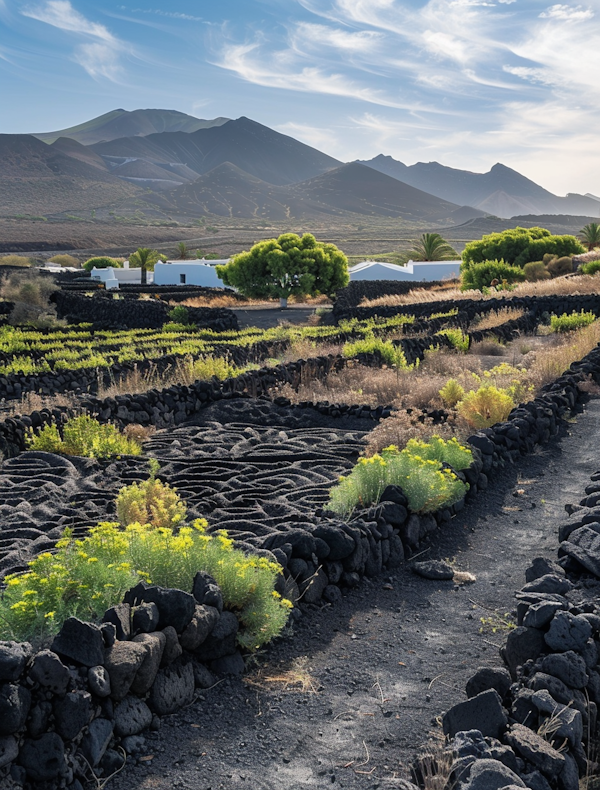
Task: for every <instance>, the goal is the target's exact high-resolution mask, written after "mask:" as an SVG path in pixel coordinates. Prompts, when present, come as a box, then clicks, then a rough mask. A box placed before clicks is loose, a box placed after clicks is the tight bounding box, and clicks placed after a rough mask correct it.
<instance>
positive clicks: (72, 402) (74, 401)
mask: <svg viewBox="0 0 600 790" xmlns="http://www.w3.org/2000/svg"><path fill="white" fill-rule="evenodd" d="M65 408H66V409H72V410H73V411H74V412H76V411H77V410H78V398H77V396H76V395H70V394H65V395H62V394H58V395H40V394H38V393H37V392H28V393H26V394H25V395H22V396H21V399H20V400H12V401H4V402H3V403H2V404H0V414H1V416H2V419H7V418H8V417H16V416H20V415H22V414H31V412H32V411H40V410H41V409H65Z"/></svg>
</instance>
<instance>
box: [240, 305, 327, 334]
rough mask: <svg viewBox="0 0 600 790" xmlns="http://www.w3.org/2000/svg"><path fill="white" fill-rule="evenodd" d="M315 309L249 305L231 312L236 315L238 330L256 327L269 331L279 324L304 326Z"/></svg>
mask: <svg viewBox="0 0 600 790" xmlns="http://www.w3.org/2000/svg"><path fill="white" fill-rule="evenodd" d="M315 309H316V307H310V306H307V305H303V304H299V305H295V304H291V305H289V306H288V307H286V308H281V307H279V305H273V304H265V305H251V306H249V307H239V308H238V307H235V308H233V312H234V313H235V314H236V315H237V318H238V321H239V324H240V329H246V328H247V327H249V326H256V327H258V328H259V329H271V328H272V327H275V326H279V324H282V323H286V324H306V323H307V321H308V318H309V316H311V315H313V314H314V312H315Z"/></svg>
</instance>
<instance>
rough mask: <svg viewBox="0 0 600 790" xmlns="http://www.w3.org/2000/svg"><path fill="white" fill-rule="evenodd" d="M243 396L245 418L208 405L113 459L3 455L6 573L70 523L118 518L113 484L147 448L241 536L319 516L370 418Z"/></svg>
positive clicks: (1, 564)
mask: <svg viewBox="0 0 600 790" xmlns="http://www.w3.org/2000/svg"><path fill="white" fill-rule="evenodd" d="M247 404H248V418H249V422H246V423H239V422H237V421H236V422H230V421H229V416H230V414H232V413H233V414H235V415H236V416H237V412H236V411H235V410H233V412H232V411H231V410H230V409H229V408H228V405H221V404H220V405H218V406H216V407H209V408H207V409H206V410H205V411H204V413H203V414H201V415H198V417H197V418H196V422H198V423H200V422H202V420H203V422H204V424H196V425H189V426H182V427H180V428H176V429H169V430H167V431H163V432H160V433H157V434H156V435H155V436H154V437H152V439H151V440H150V441H148V442H147V443H146V445H145V447H144V449H145V453H146V455H145V456H144V457H124V458H119V459H116V460H113V461H109V462H108V461H94V460H92V459H82V458H71V459H69V460H68V459H65V458H62V457H60V456H56V455H53V454H51V453H42V452H25V453H22V454H21V455H19V456H17V457H16V458H12V459H9V460H6V461H4V462H3V463H2V465H1V467H0V516H1V519H2V520H1V523H0V578H1V577H3V576H4V575H5V574H7V573H10V572H15V571H18V570H22V569H24V568H25V567H26V563H27V562H28V561H29V560H30V559H32V557H33V556H35V555H36V554H38V553H40V552H41V551H45V550H47V549H50V548H52V546H53V545H54V544H55V542H56V540H57V539H58V538H59V537H60V534H61V532H62V530H64V529H65V527H68V528H70V529H72V530H73V533H74V534H75V536H76V537H80V536H82V535H84V534H85V533H86V531H87V530H88V528H89V527H90V526H92V525H94V524H96V523H98V522H99V521H103V520H104V521H106V520H114V518H115V505H114V500H115V497H116V495H117V492H118V491H119V489H120V488H121V487H122V486H124V485H127V484H129V483H132V482H135V481H139V480H141V479H143V478H144V477H147V476H148V473H149V467H148V456H152V457H155V458H157V459H158V460H159V461H160V466H161V471H160V476H161V479H163V480H165V481H167V482H168V483H170V484H171V485H173V486H175V487H176V488H177V490H178V491H179V493H180V494H181V496H182V497H183V498H184V500H185V501H186V502H187V504H188V508H189V512H190V515H191V516H192V517H194V518H196V517H205V518H207V519H208V521H209V528H211V529H223V528H224V529H227V530H229V531H230V534H231V536H232V537H235V538H237V539H239V540H243V541H244V542H245V543H248V542H249V543H250V544H254V546H255V547H260V546H261V544H262V541H263V539H264V536H266V535H269V534H271V533H272V532H276V531H283V530H285V529H287V527H288V525H290V524H294V525H295V526H300V525H301V524H302V523H315V521H316V515H315V511H316V510H317V509H318V508H320V507H322V506H323V504H324V503H325V502H326V500H327V497H328V490H329V488H330V487H331V485H332V484H333V483H334V482H335V481H336V480H337V478H338V477H339V475H340V474H342V473H343V472H346V471H347V470H348V469H350V468H351V467H352V466H353V464H354V463H355V461H356V458H357V457H358V454H359V452H360V451H361V449H362V447H363V436H364V427H365V425H364V421H361V420H355V419H352V418H341V419H339V420H334V419H333V418H323V417H322V416H321V415H319V414H317V413H316V412H315V413H311V414H308V415H303V416H302V418H297V417H294V416H293V415H290V414H289V411H286V410H285V409H280V408H278V407H276V406H274V405H273V404H271V403H270V402H267V401H263V402H254V403H253V402H251V401H247ZM215 417H218V418H220V420H222V422H221V421H218V420H216V419H214V418H215ZM269 422H271V423H277V427H269V426H268V423H269ZM357 425H358V426H359V427H358V428H357ZM361 429H362V430H361Z"/></svg>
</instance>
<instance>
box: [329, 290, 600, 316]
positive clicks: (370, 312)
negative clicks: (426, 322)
mask: <svg viewBox="0 0 600 790" xmlns="http://www.w3.org/2000/svg"><path fill="white" fill-rule="evenodd" d="M457 307H458V309H459V313H460V314H461V315H464V317H465V320H466V321H467V322H468V323H470V322H471V321H472V320H473V318H474V317H475V316H476V315H481V314H484V313H488V312H490V311H491V310H502V309H504V308H506V307H514V308H518V309H521V310H525V311H527V312H529V311H530V310H534V311H535V312H536V313H537V314H541V313H544V312H547V313H561V314H562V313H571V312H572V311H573V310H576V311H577V312H579V311H580V310H585V311H588V310H591V311H592V312H593V313H594V315H600V295H599V294H568V295H562V294H557V295H551V296H513V297H511V296H507V297H505V298H504V299H502V298H493V299H481V300H478V299H464V300H463V299H461V300H458V301H452V300H451V299H446V300H440V301H439V302H422V303H420V304H402V305H388V306H383V305H382V306H380V307H360V306H359V307H352V308H344V307H343V306H341V305H340V306H339V307H338V305H337V303H336V304H335V305H334V306H333V311H332V318H333V320H334V321H335V322H336V323H337V322H339V321H341V320H344V319H345V320H348V319H351V318H357V319H358V320H359V321H366V320H367V319H369V318H374V317H375V316H377V317H379V318H392V317H393V316H395V315H414V316H416V317H417V318H419V317H420V316H427V315H432V314H433V313H446V312H449V311H450V310H455V309H456V308H457Z"/></svg>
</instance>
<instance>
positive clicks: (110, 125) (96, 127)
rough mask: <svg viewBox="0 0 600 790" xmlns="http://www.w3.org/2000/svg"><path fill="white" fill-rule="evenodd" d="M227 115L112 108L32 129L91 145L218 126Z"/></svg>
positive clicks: (48, 140)
mask: <svg viewBox="0 0 600 790" xmlns="http://www.w3.org/2000/svg"><path fill="white" fill-rule="evenodd" d="M228 120H229V118H214V119H213V120H211V121H205V120H203V119H202V118H194V117H193V116H191V115H186V114H185V113H184V112H177V111H176V110H133V111H131V112H128V111H127V110H112V112H107V113H105V114H104V115H99V116H98V117H97V118H92V120H91V121H86V122H85V123H81V124H79V125H78V126H70V127H69V128H68V129H61V130H60V131H58V132H39V133H38V132H36V133H34V135H33V136H34V137H37V138H38V140H43V141H44V142H45V143H53V142H54V141H55V140H57V139H58V138H59V137H70V138H71V139H72V140H77V142H78V143H82V144H83V145H93V143H99V142H100V141H102V140H105V141H106V140H116V139H117V138H118V137H146V136H147V135H149V134H155V133H157V132H188V133H189V132H195V131H197V130H198V129H208V128H210V127H212V126H221V125H222V124H224V123H227V121H228Z"/></svg>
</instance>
